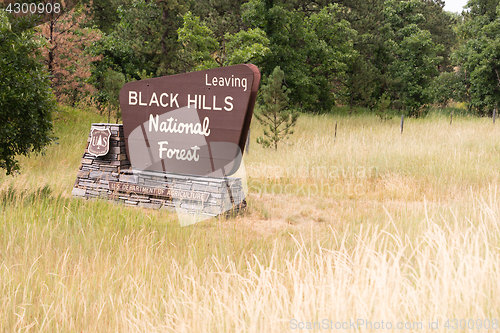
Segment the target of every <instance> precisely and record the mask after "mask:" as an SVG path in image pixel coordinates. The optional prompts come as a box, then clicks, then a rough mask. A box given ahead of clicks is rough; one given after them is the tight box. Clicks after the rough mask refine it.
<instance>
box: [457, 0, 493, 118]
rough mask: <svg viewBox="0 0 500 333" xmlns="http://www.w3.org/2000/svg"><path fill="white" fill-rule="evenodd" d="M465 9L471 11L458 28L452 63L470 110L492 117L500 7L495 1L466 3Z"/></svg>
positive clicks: (478, 0)
mask: <svg viewBox="0 0 500 333" xmlns="http://www.w3.org/2000/svg"><path fill="white" fill-rule="evenodd" d="M467 7H468V8H470V11H469V12H468V13H465V20H464V23H463V24H462V25H461V26H460V27H459V34H460V36H461V37H462V38H463V43H462V45H460V47H459V48H458V49H457V50H456V51H455V53H454V59H455V61H456V65H458V66H459V68H460V75H461V77H463V83H464V84H463V89H465V90H467V93H468V95H469V101H468V102H469V107H470V108H474V109H476V110H477V111H478V113H479V114H481V115H485V114H488V113H490V114H491V112H492V110H493V108H495V107H498V106H499V105H500V21H499V19H500V5H499V1H498V0H469V2H468V3H467ZM461 100H463V101H464V99H461Z"/></svg>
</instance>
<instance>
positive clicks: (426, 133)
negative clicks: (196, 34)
mask: <svg viewBox="0 0 500 333" xmlns="http://www.w3.org/2000/svg"><path fill="white" fill-rule="evenodd" d="M56 118H57V120H56V121H55V126H56V134H57V136H58V137H59V140H58V144H54V145H52V146H51V147H49V148H48V149H47V151H46V154H45V155H44V156H35V157H31V158H29V159H28V158H22V159H21V168H22V173H21V174H20V175H17V176H15V177H6V176H4V175H2V176H0V219H1V221H2V223H1V226H0V331H2V332H296V331H298V332H311V331H318V332H319V331H324V332H333V331H354V330H357V331H360V332H380V331H384V332H402V331H404V332H425V331H429V330H430V329H429V327H430V325H431V323H432V327H433V328H435V329H434V330H433V331H434V332H448V331H449V332H462V331H478V332H490V331H498V329H500V283H499V282H498V281H499V279H500V226H499V224H500V215H499V214H500V194H499V193H497V192H498V191H500V189H498V187H499V165H500V164H499V162H500V128H498V124H497V125H496V126H495V125H493V124H492V123H491V119H480V118H469V117H455V118H454V120H453V124H452V125H450V123H449V120H450V119H449V118H448V117H447V116H446V115H444V114H439V113H436V114H432V115H430V116H428V117H427V118H425V119H407V120H406V121H405V129H404V133H403V134H402V135H401V134H400V132H399V119H396V118H395V119H393V120H388V121H383V122H382V121H380V120H378V119H377V118H375V117H374V116H368V115H363V114H358V115H355V116H352V117H348V116H333V115H322V116H310V115H303V116H301V118H300V119H299V122H298V125H297V130H296V134H294V135H293V136H292V137H291V139H290V140H289V141H287V142H286V143H284V144H283V145H282V146H280V147H279V149H278V151H274V150H267V149H263V148H261V147H259V146H258V145H257V144H256V143H255V138H256V137H257V136H258V135H260V133H261V128H260V127H259V125H258V123H257V122H254V123H253V124H252V129H251V133H252V143H251V146H250V152H249V153H248V154H247V155H246V156H245V166H246V172H247V175H248V186H249V197H248V203H249V207H248V209H247V211H246V213H245V214H244V215H242V216H239V217H236V218H231V219H223V218H221V219H211V220H207V221H204V222H202V223H198V224H196V225H193V226H190V227H185V228H182V227H180V225H179V223H178V221H177V217H176V215H175V214H171V213H168V212H166V211H154V210H143V209H137V208H128V207H123V206H118V205H116V204H112V203H108V202H105V201H83V200H77V199H73V198H72V197H71V189H72V186H73V183H74V181H75V177H76V172H77V169H78V165H79V163H80V159H81V155H82V153H83V150H84V146H85V141H86V138H87V136H88V133H89V130H90V124H91V123H92V122H101V121H105V119H104V118H103V117H100V116H98V115H95V114H93V113H91V112H86V111H81V110H73V109H64V110H62V111H61V112H60V113H59V114H57V115H56ZM335 122H337V124H338V132H337V136H336V137H335V136H334V126H335ZM454 320H456V321H454ZM461 320H463V321H461ZM389 324H390V327H389ZM467 326H468V328H467Z"/></svg>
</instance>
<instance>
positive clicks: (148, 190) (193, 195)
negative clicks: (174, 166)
mask: <svg viewBox="0 0 500 333" xmlns="http://www.w3.org/2000/svg"><path fill="white" fill-rule="evenodd" d="M108 184H109V185H108V186H109V189H110V190H111V191H113V192H124V193H135V194H147V195H154V196H158V197H166V198H174V199H187V200H197V201H206V200H207V199H208V197H209V195H210V194H209V193H205V192H197V191H184V190H171V189H169V188H161V187H152V186H146V185H140V184H132V183H119V182H109V183H108Z"/></svg>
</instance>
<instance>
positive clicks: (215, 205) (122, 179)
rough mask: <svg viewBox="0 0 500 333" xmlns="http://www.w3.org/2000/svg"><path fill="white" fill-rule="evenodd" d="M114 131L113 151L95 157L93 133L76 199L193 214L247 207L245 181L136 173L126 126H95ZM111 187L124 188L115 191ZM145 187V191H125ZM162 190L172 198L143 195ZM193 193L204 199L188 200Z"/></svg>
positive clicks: (75, 191) (227, 178)
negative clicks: (128, 147) (101, 200)
mask: <svg viewBox="0 0 500 333" xmlns="http://www.w3.org/2000/svg"><path fill="white" fill-rule="evenodd" d="M92 126H98V127H107V128H109V129H110V130H111V137H110V147H109V152H108V154H106V155H105V156H99V157H95V156H93V155H91V154H89V153H88V145H89V142H90V134H89V138H88V139H87V146H86V148H85V152H84V154H83V157H82V162H81V164H80V168H79V170H78V173H77V178H76V181H75V184H74V187H73V191H72V194H73V196H75V197H80V198H85V199H91V198H101V199H107V200H112V201H115V202H119V203H122V204H124V205H127V206H137V207H143V208H152V209H170V210H177V211H179V210H181V211H182V212H186V213H192V214H202V215H209V216H217V215H220V214H222V213H224V212H228V211H230V212H239V211H241V210H242V209H244V208H245V207H246V201H245V194H244V192H243V187H242V183H241V179H239V178H234V177H226V178H213V177H198V176H185V175H178V174H163V173H156V172H144V171H141V172H133V171H132V169H131V164H130V161H129V160H128V158H127V153H126V148H125V139H124V135H123V125H121V124H92ZM111 188H120V190H113V189H111ZM122 188H123V189H128V188H134V189H137V188H141V190H142V191H126V190H121V189H122ZM148 189H149V190H151V191H153V190H158V189H159V192H162V189H163V190H165V193H167V189H168V191H169V192H168V193H170V194H172V195H169V196H165V195H155V194H149V193H143V192H144V191H146V192H147V190H148ZM191 194H196V196H197V197H203V200H199V199H198V200H193V199H185V197H186V196H188V197H189V195H191Z"/></svg>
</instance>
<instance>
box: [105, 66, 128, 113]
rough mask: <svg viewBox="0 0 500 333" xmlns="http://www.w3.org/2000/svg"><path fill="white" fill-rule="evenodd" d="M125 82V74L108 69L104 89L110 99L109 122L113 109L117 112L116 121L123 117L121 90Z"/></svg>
mask: <svg viewBox="0 0 500 333" xmlns="http://www.w3.org/2000/svg"><path fill="white" fill-rule="evenodd" d="M124 84H125V75H123V74H122V73H119V72H115V71H113V70H111V69H110V70H108V72H107V73H106V78H105V79H104V91H106V93H107V94H108V96H109V101H108V122H109V121H110V115H111V110H112V109H113V110H115V112H116V122H118V119H120V118H121V110H120V100H119V97H120V90H121V89H122V87H123V85H124Z"/></svg>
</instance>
